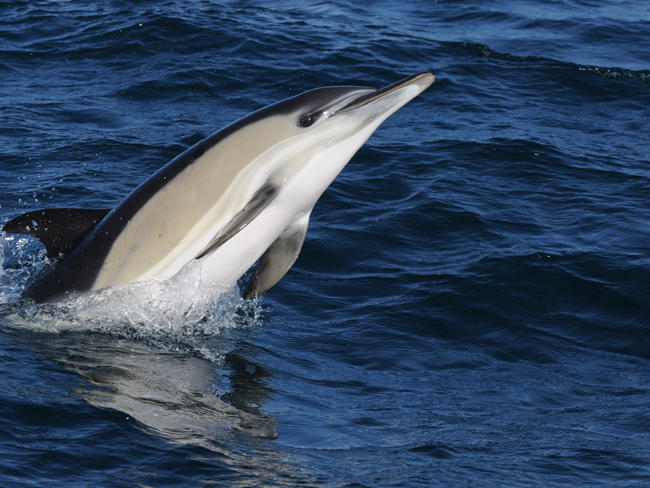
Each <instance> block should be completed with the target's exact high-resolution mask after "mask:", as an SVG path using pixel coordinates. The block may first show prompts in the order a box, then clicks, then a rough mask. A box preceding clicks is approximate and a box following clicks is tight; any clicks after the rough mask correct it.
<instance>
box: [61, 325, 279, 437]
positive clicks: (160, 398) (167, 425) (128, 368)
mask: <svg viewBox="0 0 650 488" xmlns="http://www.w3.org/2000/svg"><path fill="white" fill-rule="evenodd" d="M65 349H67V351H61V352H65V354H64V355H62V356H60V357H58V358H53V359H55V360H56V361H57V362H58V363H59V364H61V365H62V366H63V367H65V368H66V369H69V370H71V371H74V372H76V373H78V374H80V375H81V377H82V378H83V379H84V380H85V385H83V386H81V387H79V388H78V389H77V391H78V393H79V395H80V396H81V397H83V398H84V399H85V400H86V401H88V402H89V403H90V404H92V405H95V406H97V407H105V408H112V409H115V410H119V411H121V412H124V413H126V414H127V415H129V416H131V417H133V418H134V419H135V420H137V421H138V422H140V423H141V424H142V425H144V426H146V427H147V428H148V429H151V430H152V431H154V432H156V433H158V434H160V435H162V436H163V437H165V438H167V439H169V440H172V441H174V442H179V443H191V444H201V445H205V446H207V447H210V441H211V440H212V439H214V438H215V437H219V433H220V432H223V431H224V430H225V431H228V430H232V429H234V430H238V431H241V432H244V433H246V434H248V435H252V436H255V437H263V438H267V439H274V438H275V437H276V436H277V434H276V431H275V429H274V427H273V421H272V419H271V418H270V417H268V416H266V415H263V414H260V413H257V412H255V411H253V410H250V409H249V410H248V411H245V410H242V409H240V408H236V407H235V406H233V405H232V404H231V403H227V402H225V401H223V400H222V399H221V398H220V395H223V394H226V393H228V394H229V396H237V392H236V391H232V392H226V391H222V392H220V391H218V390H216V387H215V378H216V376H217V371H216V368H217V367H218V366H217V365H215V364H214V363H212V362H210V361H207V360H206V359H203V358H200V357H196V356H194V355H191V354H188V353H183V352H173V351H161V350H159V349H157V348H156V347H154V346H150V345H147V344H144V343H142V342H138V341H133V340H125V339H119V340H116V339H115V338H112V337H110V336H104V335H101V334H89V335H87V336H86V337H82V338H81V339H78V342H76V343H75V344H73V345H71V347H70V345H68V347H66V348H65ZM249 386H250V385H249ZM247 390H248V388H247ZM247 394H250V392H249V391H247Z"/></svg>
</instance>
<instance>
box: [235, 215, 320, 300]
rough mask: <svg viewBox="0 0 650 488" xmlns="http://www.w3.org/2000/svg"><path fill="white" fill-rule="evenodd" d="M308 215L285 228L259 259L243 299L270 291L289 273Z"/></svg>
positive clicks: (305, 230)
mask: <svg viewBox="0 0 650 488" xmlns="http://www.w3.org/2000/svg"><path fill="white" fill-rule="evenodd" d="M308 226H309V213H307V214H305V215H303V216H302V217H300V218H299V219H298V220H296V221H295V222H294V223H293V224H291V225H290V226H289V227H287V228H286V229H285V230H284V231H283V232H282V234H280V236H279V237H278V238H277V239H276V240H275V241H274V242H273V244H271V246H270V247H269V248H268V249H267V250H266V252H265V253H264V254H262V257H261V258H260V264H259V266H258V267H257V271H256V272H255V275H254V276H253V280H252V281H251V283H250V285H248V288H247V289H246V291H245V292H244V295H243V296H244V298H255V297H258V296H260V295H262V294H263V293H265V292H267V291H268V290H270V289H271V288H272V287H273V286H274V285H275V284H276V283H277V282H278V281H280V279H281V278H282V277H283V276H284V275H285V274H286V272H287V271H289V268H291V266H293V263H295V262H296V259H298V254H300V250H301V249H302V243H303V242H304V241H305V234H307V227H308Z"/></svg>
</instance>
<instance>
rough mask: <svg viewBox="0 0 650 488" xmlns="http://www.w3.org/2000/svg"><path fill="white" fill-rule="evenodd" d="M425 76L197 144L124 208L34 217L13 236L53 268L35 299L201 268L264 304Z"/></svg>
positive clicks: (15, 227)
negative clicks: (313, 217) (41, 249)
mask: <svg viewBox="0 0 650 488" xmlns="http://www.w3.org/2000/svg"><path fill="white" fill-rule="evenodd" d="M433 81H434V76H433V75H432V74H431V73H420V74H416V75H414V76H410V77H408V78H405V79H403V80H401V81H398V82H397V83H394V84H391V85H389V86H386V87H385V88H382V89H379V90H377V89H374V88H368V87H363V86H334V87H324V88H316V89H313V90H310V91H307V92H305V93H302V94H300V95H297V96H294V97H292V98H288V99H286V100H283V101H280V102H277V103H274V104H272V105H269V106H267V107H264V108H262V109H260V110H257V111H255V112H253V113H251V114H249V115H247V116H245V117H243V118H242V119H240V120H238V121H236V122H234V123H233V124H231V125H229V126H227V127H226V128H224V129H222V130H220V131H218V132H215V133H214V134H212V135H210V136H208V137H207V138H205V139H203V140H202V141H200V142H198V143H196V144H195V145H193V146H192V147H190V148H189V149H187V150H185V151H184V152H183V153H181V154H180V155H178V156H177V157H176V158H174V159H173V160H172V161H170V162H169V163H167V164H166V165H164V166H163V167H161V168H160V169H159V170H158V171H157V172H156V173H155V174H154V175H153V176H151V177H150V178H149V179H147V180H146V181H145V182H144V183H142V184H141V185H140V186H138V187H137V188H136V189H135V190H134V191H133V192H132V193H131V194H129V195H128V196H126V197H125V198H124V199H123V200H122V201H121V202H120V203H119V204H118V205H117V207H115V208H114V209H75V208H63V209H61V208H57V209H45V210H36V211H32V212H28V213H26V214H23V215H21V216H18V217H16V218H14V219H12V220H10V221H9V222H7V223H6V224H5V225H4V228H3V230H4V231H5V232H7V233H13V234H28V235H31V236H33V237H36V238H37V239H39V240H40V241H41V242H42V243H43V244H44V245H45V248H46V250H47V253H48V256H49V257H50V258H51V259H52V261H51V263H50V264H49V265H48V266H47V267H46V268H45V270H44V271H43V272H41V273H40V275H38V276H37V277H36V279H35V280H34V281H33V282H32V283H31V284H30V285H29V286H28V287H27V288H26V289H25V290H24V292H23V297H25V298H31V299H33V300H35V301H36V302H54V301H57V300H60V299H63V298H65V297H67V296H70V295H74V294H77V293H82V292H86V291H90V290H100V289H103V288H107V287H113V286H119V285H125V284H127V283H131V282H135V281H143V280H165V279H169V278H171V277H173V276H174V275H176V274H177V273H178V272H179V271H180V270H181V269H182V268H183V267H185V266H186V265H188V263H190V262H195V260H198V261H199V263H200V266H199V272H200V279H201V283H214V284H220V285H224V286H233V285H235V284H236V283H237V281H238V280H239V278H241V277H242V276H243V275H244V274H245V273H246V272H247V271H248V269H249V268H251V267H252V266H253V265H254V264H255V263H256V262H258V261H259V265H258V267H257V269H256V272H255V274H254V275H253V278H252V280H251V282H250V284H249V285H248V287H247V288H246V290H245V291H244V293H243V296H244V297H245V298H253V297H257V296H260V295H261V294H263V293H264V292H266V291H267V290H269V289H270V288H271V287H273V286H274V285H275V284H276V283H277V282H278V281H279V280H280V279H281V278H282V277H283V276H284V274H285V273H286V272H287V271H288V270H289V269H290V268H291V266H292V265H293V263H294V262H295V261H296V259H297V257H298V254H299V253H300V250H301V248H302V244H303V241H304V239H305V234H306V232H307V226H308V224H309V216H310V214H311V211H312V209H313V208H314V205H315V204H316V202H317V201H318V199H319V198H320V196H321V195H322V194H323V192H324V191H325V190H326V189H327V187H328V186H329V185H330V184H331V183H332V182H333V181H334V179H335V178H336V176H337V175H338V174H339V173H340V172H341V170H342V169H343V168H344V167H345V165H346V164H347V163H348V161H349V160H350V159H351V158H352V156H354V154H355V153H356V152H357V151H358V149H359V148H360V147H361V146H362V145H363V144H364V142H365V141H366V140H367V139H368V138H369V137H370V135H371V134H372V133H373V132H374V131H375V129H377V127H379V125H380V124H381V123H382V122H383V121H384V120H386V118H388V117H389V116H390V115H391V114H393V113H394V112H395V111H396V110H398V109H399V108H401V107H402V106H404V105H405V104H406V103H408V102H409V101H410V100H411V99H413V98H414V97H416V96H417V95H419V94H420V93H421V92H422V91H424V90H425V89H426V88H428V87H429V86H430V85H431V84H432V83H433Z"/></svg>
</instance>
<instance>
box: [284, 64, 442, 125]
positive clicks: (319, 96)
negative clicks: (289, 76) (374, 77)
mask: <svg viewBox="0 0 650 488" xmlns="http://www.w3.org/2000/svg"><path fill="white" fill-rule="evenodd" d="M433 80H434V77H433V75H432V74H431V73H420V74H417V75H414V76H410V77H408V78H405V79H403V80H400V81H398V82H397V83H393V84H392V85H388V86H386V87H384V88H382V89H379V90H377V89H375V88H369V87H363V86H335V87H325V88H316V89H314V90H310V91H308V92H305V93H303V94H301V95H298V96H296V97H294V98H293V99H289V100H287V101H285V102H287V103H288V105H295V106H297V108H298V110H296V111H295V115H296V116H297V118H296V124H297V126H298V127H300V128H302V129H312V130H313V129H319V128H321V127H322V126H323V125H328V124H332V123H333V122H336V123H337V124H342V123H343V124H351V125H353V126H356V127H355V128H356V130H362V129H363V128H365V127H366V126H367V125H368V124H371V123H372V122H373V121H376V120H378V119H379V120H380V122H379V123H381V121H383V120H385V119H386V118H387V117H388V116H390V115H391V114H392V113H394V112H395V111H396V110H398V109H399V108H401V107H402V106H404V105H405V104H406V103H408V102H409V101H410V100H411V99H413V98H414V97H416V96H417V95H419V94H420V93H421V92H423V91H424V90H425V89H426V88H428V87H429V86H430V85H431V84H432V83H433ZM348 129H352V127H348Z"/></svg>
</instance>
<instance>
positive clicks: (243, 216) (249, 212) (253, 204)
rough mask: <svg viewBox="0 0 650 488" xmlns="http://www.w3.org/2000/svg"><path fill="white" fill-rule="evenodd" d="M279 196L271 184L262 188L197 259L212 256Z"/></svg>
mask: <svg viewBox="0 0 650 488" xmlns="http://www.w3.org/2000/svg"><path fill="white" fill-rule="evenodd" d="M277 194H278V189H277V187H275V186H274V185H271V184H270V183H269V184H266V185H264V186H263V187H262V188H260V189H259V190H258V191H257V192H256V193H255V194H254V195H253V197H252V198H251V199H250V200H249V201H248V203H247V204H246V205H244V208H242V209H241V210H240V211H239V212H237V213H236V214H235V216H234V217H233V218H232V219H231V220H230V222H228V223H227V224H226V225H225V226H224V228H223V229H221V231H220V232H219V233H218V234H217V235H216V236H215V238H214V239H212V241H210V244H208V245H207V247H206V248H205V249H204V250H203V251H201V252H200V253H199V254H198V255H197V256H196V259H201V258H202V257H203V256H206V255H208V254H210V253H211V252H212V251H214V250H215V249H217V248H218V247H219V246H221V244H223V243H224V242H226V241H227V240H228V239H230V238H231V237H232V236H234V235H235V234H237V232H239V231H240V230H242V229H243V228H244V227H246V226H247V225H248V224H249V223H250V222H251V221H252V220H253V219H254V218H255V217H257V216H258V215H259V214H260V212H261V211H262V210H264V209H265V208H266V207H267V205H268V204H269V203H270V202H271V200H273V199H274V198H275V196H276V195H277Z"/></svg>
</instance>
